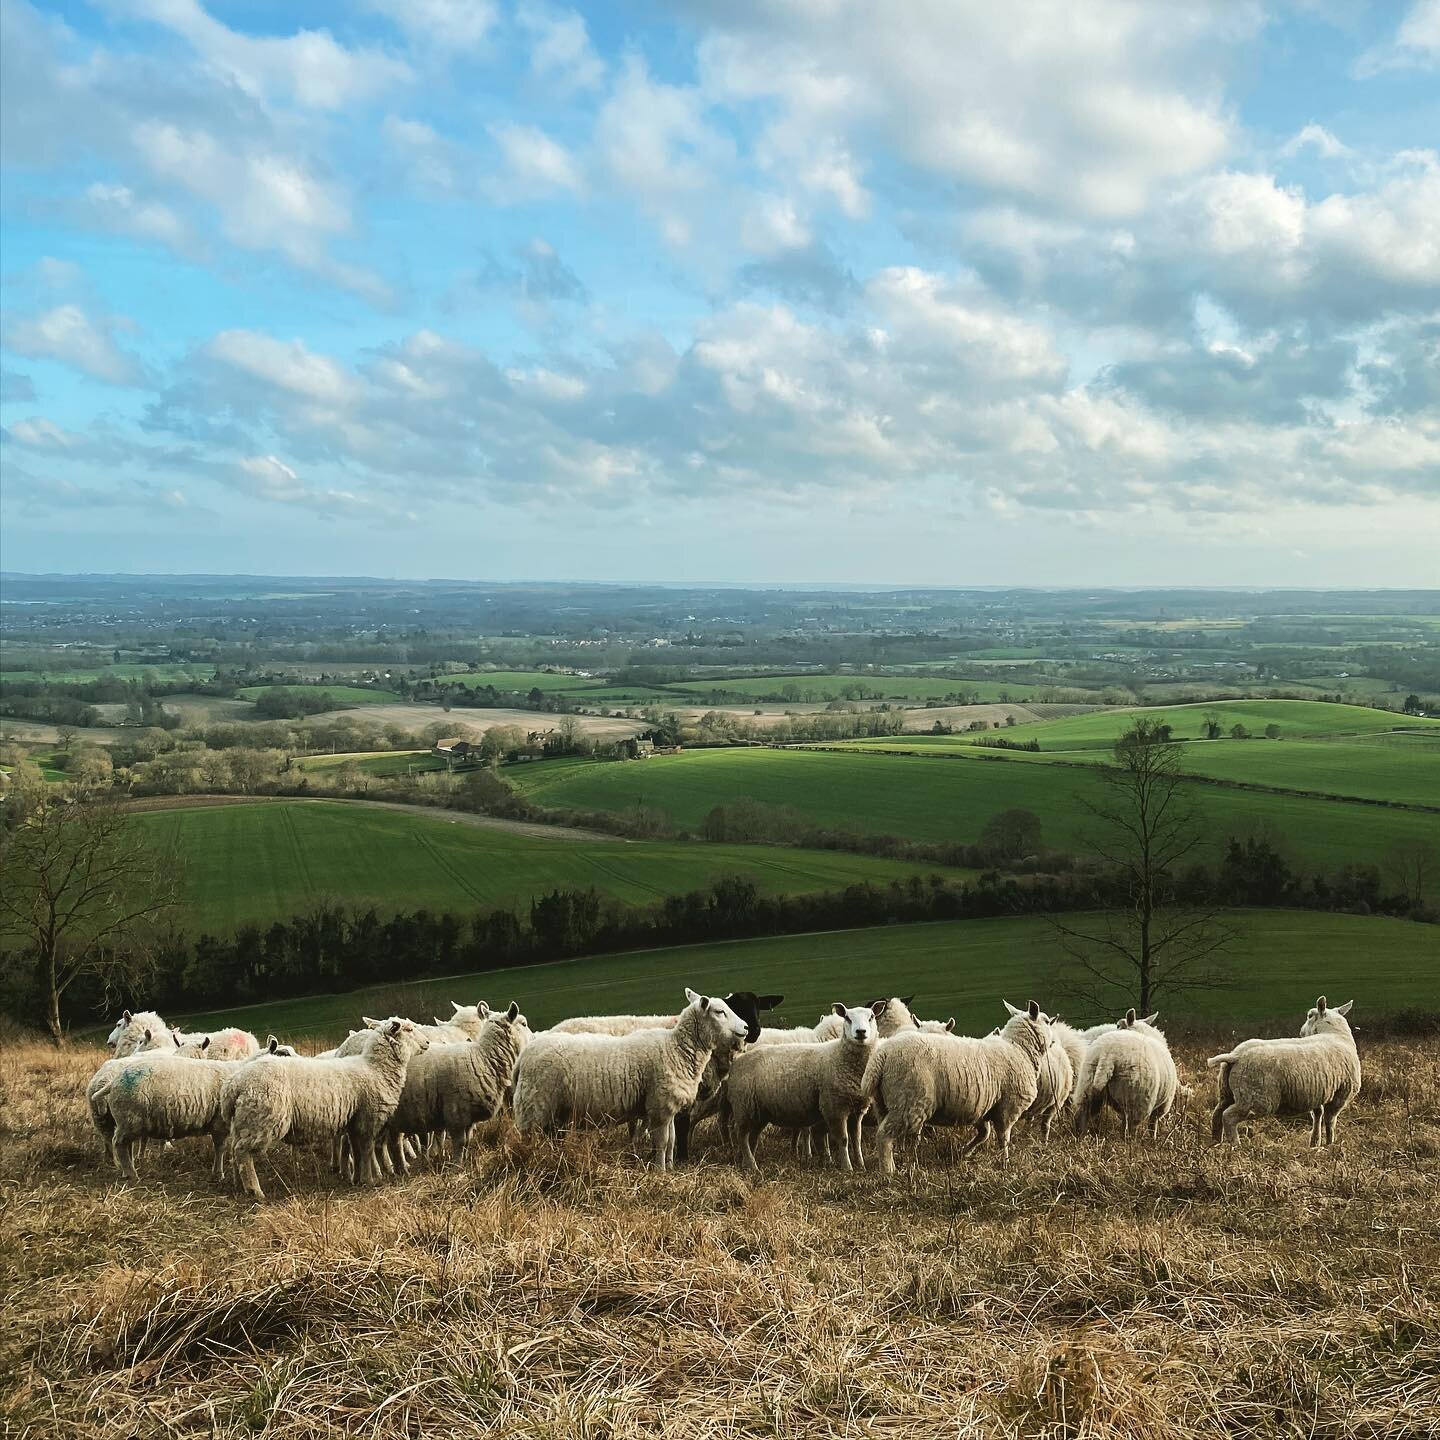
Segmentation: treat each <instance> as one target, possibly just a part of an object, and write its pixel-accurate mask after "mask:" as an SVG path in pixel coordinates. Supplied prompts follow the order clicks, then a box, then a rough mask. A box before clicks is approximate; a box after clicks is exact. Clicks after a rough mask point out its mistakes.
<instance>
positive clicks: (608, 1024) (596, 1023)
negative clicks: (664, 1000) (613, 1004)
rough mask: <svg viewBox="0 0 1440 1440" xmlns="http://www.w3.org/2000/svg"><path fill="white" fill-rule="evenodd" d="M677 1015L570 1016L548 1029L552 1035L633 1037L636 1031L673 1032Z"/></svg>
mask: <svg viewBox="0 0 1440 1440" xmlns="http://www.w3.org/2000/svg"><path fill="white" fill-rule="evenodd" d="M679 1018H680V1017H679V1016H678V1015H572V1016H571V1017H570V1019H568V1020H562V1021H560V1023H559V1024H558V1025H552V1026H551V1027H550V1033H551V1034H554V1035H633V1034H634V1033H635V1032H636V1031H637V1030H673V1029H674V1028H675V1022H676V1021H677V1020H678V1019H679Z"/></svg>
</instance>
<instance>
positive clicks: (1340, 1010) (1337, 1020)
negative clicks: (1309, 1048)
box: [1300, 995, 1355, 1035]
mask: <svg viewBox="0 0 1440 1440" xmlns="http://www.w3.org/2000/svg"><path fill="white" fill-rule="evenodd" d="M1354 1003H1355V1002H1354V1001H1353V1000H1347V1001H1346V1002H1345V1003H1344V1004H1343V1005H1327V1004H1326V1003H1325V997H1324V996H1323V995H1322V996H1321V997H1320V998H1319V999H1318V1000H1317V1001H1316V1002H1315V1004H1314V1005H1313V1006H1311V1008H1310V1013H1309V1014H1308V1015H1307V1016H1306V1017H1305V1023H1304V1024H1303V1025H1302V1026H1301V1027H1300V1033H1301V1034H1302V1035H1348V1034H1349V1033H1350V1022H1349V1021H1348V1020H1346V1018H1345V1017H1346V1016H1347V1015H1348V1014H1349V1013H1350V1007H1351V1006H1352V1005H1354Z"/></svg>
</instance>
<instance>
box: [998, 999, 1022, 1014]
mask: <svg viewBox="0 0 1440 1440" xmlns="http://www.w3.org/2000/svg"><path fill="white" fill-rule="evenodd" d="M1001 1003H1002V1004H1003V1005H1004V1006H1005V1008H1006V1010H1008V1011H1009V1012H1010V1014H1012V1015H1023V1014H1024V1013H1025V1012H1024V1011H1023V1010H1017V1009H1016V1008H1015V1006H1013V1005H1012V1004H1011V1003H1010V1002H1009V1001H1008V1000H1004V1001H1002V1002H1001Z"/></svg>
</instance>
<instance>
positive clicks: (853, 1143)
mask: <svg viewBox="0 0 1440 1440" xmlns="http://www.w3.org/2000/svg"><path fill="white" fill-rule="evenodd" d="M864 1118H865V1117H864V1116H863V1115H860V1114H858V1113H857V1114H855V1115H852V1116H850V1119H849V1122H848V1124H849V1130H850V1147H851V1149H852V1150H853V1151H854V1152H855V1168H856V1169H857V1170H863V1169H864V1168H865V1152H864V1151H863V1150H862V1149H861V1148H860V1131H861V1130H862V1129H863V1128H864V1123H863V1122H864Z"/></svg>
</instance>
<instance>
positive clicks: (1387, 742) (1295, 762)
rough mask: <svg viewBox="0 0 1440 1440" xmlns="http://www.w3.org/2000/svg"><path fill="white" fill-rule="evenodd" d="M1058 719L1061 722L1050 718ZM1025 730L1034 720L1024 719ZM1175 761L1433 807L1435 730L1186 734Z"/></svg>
mask: <svg viewBox="0 0 1440 1440" xmlns="http://www.w3.org/2000/svg"><path fill="white" fill-rule="evenodd" d="M1057 723H1063V722H1057ZM1026 728H1027V730H1029V731H1031V732H1033V731H1034V730H1035V728H1036V727H1035V726H1028V727H1026ZM827 748H833V749H835V750H851V751H860V752H862V753H863V752H864V751H865V750H867V749H868V750H870V751H872V752H874V751H876V750H880V751H885V752H887V753H888V752H890V751H895V750H902V751H905V752H907V753H909V754H913V755H932V756H935V755H949V756H954V757H957V758H959V759H962V760H963V759H971V760H988V759H993V758H994V757H995V756H996V755H1002V756H1003V757H1004V758H1005V759H1006V760H1008V761H1014V762H1015V763H1017V764H1021V765H1057V764H1058V765H1102V764H1105V763H1106V762H1107V761H1108V760H1109V759H1110V748H1109V746H1104V747H1101V746H1086V747H1083V748H1076V749H1072V750H1065V749H1060V748H1055V749H1046V750H1042V751H1040V752H1039V753H1038V754H1035V753H1033V752H1031V751H1025V750H1006V751H1000V750H997V749H995V748H993V747H987V746H985V745H978V744H975V743H974V742H973V741H972V740H971V739H970V738H969V737H966V736H960V735H914V736H909V735H907V736H897V737H895V738H893V739H888V740H873V741H871V740H855V741H849V740H841V741H835V742H833V744H832V745H830V746H827ZM1183 764H1184V767H1185V770H1186V772H1187V773H1188V774H1191V775H1196V776H1199V777H1202V778H1205V779H1211V780H1229V781H1236V782H1239V783H1242V784H1247V785H1267V786H1272V787H1274V788H1275V789H1278V790H1293V791H1295V792H1296V793H1298V794H1307V793H1308V794H1320V795H1346V796H1353V797H1354V798H1356V799H1360V800H1386V801H1399V802H1402V803H1404V804H1407V805H1417V804H1418V805H1432V806H1437V807H1440V733H1433V734H1432V733H1429V732H1421V733H1416V734H1405V735H1397V734H1389V733H1385V732H1377V733H1376V734H1373V735H1359V736H1353V737H1352V736H1334V737H1332V738H1330V739H1328V740H1322V739H1316V740H1279V741H1269V740H1228V739H1227V740H1191V741H1187V742H1185V748H1184V754H1183Z"/></svg>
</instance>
